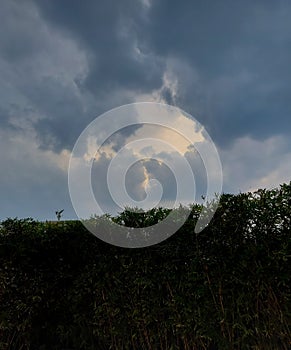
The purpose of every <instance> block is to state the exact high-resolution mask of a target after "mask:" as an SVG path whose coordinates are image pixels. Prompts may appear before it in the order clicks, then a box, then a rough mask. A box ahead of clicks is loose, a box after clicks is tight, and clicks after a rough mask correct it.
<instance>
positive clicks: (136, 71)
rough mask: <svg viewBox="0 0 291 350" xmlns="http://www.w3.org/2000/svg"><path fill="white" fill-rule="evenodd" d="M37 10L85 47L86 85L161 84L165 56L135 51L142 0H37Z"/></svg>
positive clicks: (142, 87)
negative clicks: (65, 1) (66, 0)
mask: <svg viewBox="0 0 291 350" xmlns="http://www.w3.org/2000/svg"><path fill="white" fill-rule="evenodd" d="M36 4H37V5H38V6H39V9H40V11H41V13H42V14H43V16H44V18H45V19H47V20H48V21H49V22H50V23H52V24H53V25H54V26H57V27H58V28H60V29H61V30H62V31H63V32H64V33H66V35H68V36H69V37H73V38H74V40H76V41H77V42H78V44H79V45H80V47H81V48H82V49H84V50H85V51H86V52H87V55H88V59H89V74H88V76H87V78H86V80H85V82H84V84H85V87H86V88H88V89H90V91H92V92H94V93H99V94H100V95H101V96H102V94H107V93H108V92H110V90H114V89H117V88H122V89H135V90H136V91H141V92H143V91H149V90H151V89H153V88H156V87H159V86H160V85H161V79H162V76H161V69H162V67H163V61H161V60H159V59H158V58H157V57H155V56H153V54H152V52H149V53H148V54H146V53H143V52H139V43H138V42H139V38H137V36H136V31H137V28H138V27H144V25H145V22H146V18H145V8H144V7H143V5H142V2H140V1H129V0H128V1H120V2H119V1H113V0H110V1H95V2H93V1H91V2H90V1H88V2H80V1H78V0H73V1H70V2H68V3H67V6H65V5H64V2H60V1H57V0H53V1H49V2H48V1H37V2H36Z"/></svg>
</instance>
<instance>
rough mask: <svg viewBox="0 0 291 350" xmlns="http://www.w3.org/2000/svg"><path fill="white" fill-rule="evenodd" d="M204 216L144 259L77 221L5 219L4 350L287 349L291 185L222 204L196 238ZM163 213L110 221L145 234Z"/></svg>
mask: <svg viewBox="0 0 291 350" xmlns="http://www.w3.org/2000/svg"><path fill="white" fill-rule="evenodd" d="M209 205H211V204H209ZM200 211H201V206H199V205H193V207H192V212H191V215H190V217H189V219H188V220H187V222H186V223H185V224H184V225H183V227H182V228H181V229H180V230H179V231H178V232H177V233H176V234H175V235H173V236H172V237H170V238H169V239H168V240H166V241H164V242H163V243H160V244H158V245H155V246H152V247H149V248H144V249H124V248H118V247H115V246H111V245H109V244H106V243H104V242H103V241H101V240H99V239H97V238H96V237H94V236H93V235H92V234H90V233H89V232H88V231H86V229H85V228H84V227H83V225H82V224H81V223H80V222H78V221H66V222H62V221H60V222H56V223H53V222H46V223H43V222H36V221H34V220H32V219H7V220H5V221H3V222H2V225H1V229H0V349H17V350H18V349H23V350H24V349H50V350H51V349H137V350H140V349H165V350H168V349H289V348H290V344H291V336H290V329H289V328H288V324H290V321H291V312H290V270H289V268H290V261H289V259H290V232H291V183H290V184H284V185H282V186H280V188H278V189H275V190H259V191H257V192H256V193H245V194H244V193H242V194H239V195H228V194H224V195H223V196H222V198H221V200H220V204H219V207H218V210H217V212H216V214H215V216H214V218H213V220H212V222H211V223H210V224H209V225H208V227H207V228H206V229H205V230H204V231H202V232H201V233H199V234H195V233H194V226H195V222H196V220H197V217H198V215H199V212H200ZM167 213H168V210H166V209H162V208H159V209H153V210H151V211H150V212H148V213H138V212H136V213H131V212H130V211H129V210H128V209H127V210H125V211H124V212H123V213H121V214H120V216H119V217H118V218H114V219H112V218H111V220H115V221H117V222H119V223H122V224H124V225H131V226H134V225H137V223H138V225H140V224H141V223H144V225H145V226H146V225H149V224H152V223H154V222H157V221H158V220H160V219H161V218H163V217H164V216H165V215H166V214H167ZM141 218H142V219H141ZM107 219H108V216H107ZM109 219H110V218H109Z"/></svg>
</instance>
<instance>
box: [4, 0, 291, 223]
mask: <svg viewBox="0 0 291 350" xmlns="http://www.w3.org/2000/svg"><path fill="white" fill-rule="evenodd" d="M290 15H291V4H290V2H289V1H287V0H279V1H276V2H274V1H262V0H255V1H251V0H247V1H244V2H239V3H238V2H235V3H234V2H233V1H230V0H223V1H220V2H213V1H196V2H192V1H183V2H177V1H165V0H158V1H151V0H148V1H145V0H144V1H142V0H139V1H129V0H126V1H122V2H116V1H98V2H93V1H88V2H86V3H82V2H80V1H77V0H72V1H70V3H69V4H67V5H66V6H65V5H64V3H63V2H60V1H57V0H51V1H44V0H41V1H33V0H30V1H26V2H13V1H9V0H2V1H1V11H0V21H1V33H0V123H1V124H0V134H1V139H0V147H1V153H0V161H1V172H0V189H1V194H2V196H1V201H0V218H2V219H3V218H5V217H7V216H21V217H23V216H34V217H38V218H41V219H44V218H51V216H52V217H53V215H54V210H58V209H62V208H63V207H64V208H65V212H64V214H65V216H66V215H67V216H68V217H73V216H74V214H73V210H72V207H71V204H70V200H69V195H68V190H67V164H68V159H69V155H70V152H71V150H72V148H73V145H74V144H75V142H76V139H77V138H78V136H79V135H80V133H81V132H82V130H83V129H84V128H85V127H86V126H87V125H88V123H90V122H91V121H92V120H93V119H94V118H95V117H97V116H98V115H100V114H102V113H104V112H106V111H107V110H109V109H111V108H115V107H118V106H120V105H122V104H126V103H132V102H137V101H157V102H165V103H169V104H173V105H176V106H178V107H180V108H182V109H183V110H185V111H186V112H188V113H190V114H192V115H193V116H194V117H195V118H196V119H197V120H198V121H199V122H200V123H202V124H203V125H204V126H205V127H206V130H207V131H208V132H209V134H210V135H211V137H212V139H213V140H214V142H215V144H216V146H217V148H218V150H219V153H220V155H221V159H222V163H223V169H224V178H225V181H224V189H225V190H226V191H232V192H237V191H239V190H243V191H244V190H248V189H256V188H258V187H272V186H277V185H278V184H279V183H280V182H282V181H288V180H290V177H291V169H290V166H289V165H288V164H291V162H290V160H291V146H290V133H291V123H290V116H291V98H290V97H291V96H290V91H291V88H290V84H291V68H290V62H291V45H290V43H291V22H290ZM152 133H153V134H154V133H155V132H154V131H153V132H152ZM141 134H142V128H141V127H140V126H136V127H132V128H131V129H127V130H123V131H121V132H120V133H118V135H115V136H113V139H114V142H113V145H114V147H115V149H114V148H113V151H116V150H117V149H118V148H120V147H122V145H124V144H125V142H126V140H130V138H131V137H133V136H134V135H135V136H136V135H141ZM113 139H111V141H112V140H113ZM108 143H110V142H108ZM167 156H169V155H168V154H167V152H166V153H165V154H164V157H167ZM191 157H192V156H191V153H189V154H188V158H189V159H190V158H191ZM108 159H109V158H108V155H106V154H103V155H102V157H101V158H100V160H99V162H100V163H99V165H100V164H102V165H101V168H102V169H103V170H102V171H103V173H104V176H105V169H106V166H105V163H106V162H107V163H108ZM191 159H192V158H191ZM102 162H104V166H103V163H102ZM107 163H106V164H107ZM96 166H97V165H96ZM199 167H202V165H201V164H200V166H198V165H196V166H195V168H199ZM145 169H146V171H145ZM202 170H203V167H202ZM202 170H201V171H200V172H201V173H203V171H202ZM198 172H199V171H198ZM130 174H131V175H130ZM129 175H130V177H129V178H128V180H127V184H128V187H129V191H130V193H131V194H132V195H133V197H135V198H142V196H143V195H144V193H143V192H142V191H143V189H142V184H143V183H144V181H145V178H146V177H148V176H150V177H152V178H154V177H157V178H159V180H161V181H162V180H163V181H164V183H165V186H164V191H165V192H164V196H165V198H166V199H167V200H170V199H171V198H172V197H174V195H175V189H174V188H175V186H174V182H173V177H172V175H171V174H170V173H169V170H167V169H166V167H165V166H164V165H161V164H160V163H157V162H148V163H146V162H145V163H140V164H137V165H135V166H134V167H132V169H131V170H130V172H129ZM197 176H198V175H197ZM198 178H199V176H198ZM198 178H197V182H198V183H199V184H200V185H199V186H200V188H204V187H203V186H204V185H203V176H202V175H200V180H199V179H198ZM131 185H132V186H131ZM96 191H97V190H96ZM101 192H102V191H101ZM101 192H100V190H99V192H98V196H99V197H100V198H103V197H104V203H105V204H104V205H105V206H106V205H108V207H109V204H108V203H107V202H106V200H105V197H106V194H105V192H104V193H103V192H102V193H101ZM202 192H203V190H201V193H202ZM102 196H103V197H102ZM51 213H52V214H51Z"/></svg>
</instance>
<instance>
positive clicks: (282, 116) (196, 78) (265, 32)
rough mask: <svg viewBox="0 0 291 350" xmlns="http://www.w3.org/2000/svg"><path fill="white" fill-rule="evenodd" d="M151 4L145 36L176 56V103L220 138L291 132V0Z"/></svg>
mask: <svg viewBox="0 0 291 350" xmlns="http://www.w3.org/2000/svg"><path fill="white" fill-rule="evenodd" d="M152 4H153V5H152V7H151V8H150V11H149V14H148V17H149V21H150V25H149V26H148V28H147V30H146V31H145V30H144V28H140V29H141V36H143V40H144V42H145V43H146V45H147V46H149V47H151V49H152V50H153V51H154V52H155V53H156V54H157V55H159V56H160V57H172V58H174V59H175V65H174V67H173V70H174V72H175V73H176V74H177V76H178V79H179V84H178V92H179V99H178V101H177V102H178V105H179V106H180V107H182V108H184V109H185V110H186V111H187V112H189V113H193V114H194V115H195V114H196V115H197V112H198V114H200V115H199V118H200V121H201V122H202V123H203V124H205V125H206V126H207V128H208V130H209V131H210V133H211V135H212V136H213V137H214V139H215V141H216V142H218V143H220V144H221V145H227V144H229V143H230V142H232V141H233V140H235V139H236V138H237V137H239V136H243V135H246V134H248V135H251V136H253V137H255V138H265V137H267V136H269V135H270V134H272V133H274V132H275V133H286V132H287V133H289V132H290V127H291V123H290V122H289V119H290V113H291V98H290V97H291V96H290V91H291V89H290V83H291V68H290V61H291V45H290V43H291V22H290V15H291V4H290V2H287V1H277V2H274V1H243V2H235V1H228V0H225V1H195V2H191V1H181V2H178V1H166V0H164V1H163V0H161V1H156V2H153V3H152ZM185 66H186V67H188V69H187V70H185ZM191 75H192V76H191ZM199 112H200V113H199Z"/></svg>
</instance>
